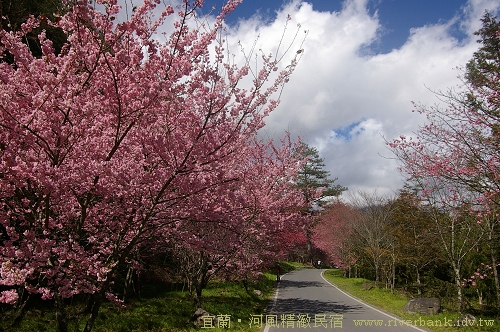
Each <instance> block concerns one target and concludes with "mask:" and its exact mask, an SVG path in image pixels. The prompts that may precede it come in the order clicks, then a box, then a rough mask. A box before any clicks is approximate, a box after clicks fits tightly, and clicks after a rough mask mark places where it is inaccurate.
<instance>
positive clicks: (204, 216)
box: [173, 137, 310, 307]
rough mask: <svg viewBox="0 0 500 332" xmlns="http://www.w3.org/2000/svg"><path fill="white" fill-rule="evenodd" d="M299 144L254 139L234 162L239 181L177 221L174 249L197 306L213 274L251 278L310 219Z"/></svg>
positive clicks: (279, 253) (279, 254) (281, 253)
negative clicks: (299, 182) (299, 180)
mask: <svg viewBox="0 0 500 332" xmlns="http://www.w3.org/2000/svg"><path fill="white" fill-rule="evenodd" d="M295 149H296V147H295V145H294V144H291V142H290V140H289V137H287V138H286V141H282V144H281V146H280V147H276V146H274V145H273V144H272V142H266V143H265V142H261V141H255V142H254V143H253V144H252V145H250V146H249V151H248V154H247V157H248V159H245V160H238V161H235V164H234V165H233V167H232V170H231V172H233V173H234V176H235V177H237V178H238V181H235V182H231V183H228V184H227V186H225V187H219V188H217V193H214V195H215V196H217V197H218V199H217V200H216V201H214V202H210V203H209V204H211V205H212V207H213V206H216V208H215V209H212V210H211V213H207V211H209V209H208V208H205V209H200V210H199V211H200V213H198V214H192V215H190V216H189V217H188V218H186V219H185V220H182V221H181V222H179V223H178V224H177V225H176V229H175V235H176V239H175V240H174V241H176V245H175V246H174V250H173V254H174V255H175V256H176V257H177V259H178V261H179V265H180V269H181V271H182V273H183V274H184V277H185V279H186V280H187V283H188V288H189V289H190V291H191V293H192V295H193V299H194V304H195V305H196V306H197V307H201V295H202V291H203V289H204V288H205V287H206V285H207V284H208V282H209V281H210V279H211V278H213V277H214V276H215V275H219V276H223V277H225V278H227V279H229V280H241V281H244V282H245V281H247V280H251V279H253V278H254V277H256V276H258V275H259V274H260V272H261V271H262V270H263V269H264V268H266V267H269V266H271V265H273V264H274V262H275V261H276V260H279V259H283V258H284V257H285V255H286V254H287V249H288V248H289V247H290V246H293V245H294V242H293V241H291V240H290V238H285V236H286V235H287V234H289V233H293V232H299V231H301V230H302V229H303V227H304V226H305V225H306V224H307V223H308V221H309V220H310V218H307V217H306V216H304V215H303V214H302V209H303V208H304V206H305V204H306V201H305V199H304V197H303V195H302V193H301V191H300V190H299V189H298V188H297V187H296V186H295V185H294V183H295V177H296V174H297V171H298V169H299V168H300V167H301V165H302V163H303V161H302V160H300V159H298V158H299V157H298V156H297V155H296V154H295V153H294V151H295ZM222 190H226V191H227V192H226V193H224V192H222ZM199 198H200V196H197V197H193V199H194V200H197V199H199ZM191 204H192V205H193V206H200V204H195V203H194V202H191Z"/></svg>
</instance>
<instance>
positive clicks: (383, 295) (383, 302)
mask: <svg viewBox="0 0 500 332" xmlns="http://www.w3.org/2000/svg"><path fill="white" fill-rule="evenodd" d="M325 277H326V278H327V279H328V280H329V281H330V282H332V283H333V284H335V285H336V286H337V287H339V288H340V289H342V290H344V291H346V292H348V293H350V294H351V295H353V296H355V297H357V298H358V299H361V300H362V301H364V302H366V303H369V304H372V305H374V306H376V307H378V308H381V309H383V310H385V311H387V312H389V313H392V314H394V315H396V316H398V317H400V318H401V319H402V320H410V321H412V322H413V323H412V324H413V325H418V324H420V325H421V326H423V325H425V326H423V327H425V328H427V329H429V330H431V331H437V332H442V331H447V332H454V331H460V332H472V331H500V321H496V320H495V321H494V323H493V326H486V323H482V324H483V325H484V326H482V327H481V326H475V327H460V328H458V327H444V326H443V327H437V326H430V325H431V324H434V325H436V321H440V322H441V324H444V323H445V322H454V321H456V320H457V319H458V318H459V315H458V314H456V313H447V312H444V313H439V314H437V315H431V316H423V315H418V314H406V313H404V310H403V309H404V306H405V304H406V303H407V302H408V299H407V298H406V297H405V296H403V295H402V294H397V293H396V294H391V292H390V290H388V289H381V288H376V287H375V288H372V289H370V290H362V289H361V285H362V284H363V283H367V282H370V283H373V282H371V281H369V280H366V279H362V278H350V279H348V278H344V277H343V276H342V271H340V270H329V271H327V272H326V273H325ZM477 318H478V319H479V318H480V317H477ZM484 319H488V320H491V318H484ZM422 320H424V321H425V324H423V323H422ZM429 320H431V322H429ZM415 321H417V323H415ZM477 324H478V325H479V321H478V323H477Z"/></svg>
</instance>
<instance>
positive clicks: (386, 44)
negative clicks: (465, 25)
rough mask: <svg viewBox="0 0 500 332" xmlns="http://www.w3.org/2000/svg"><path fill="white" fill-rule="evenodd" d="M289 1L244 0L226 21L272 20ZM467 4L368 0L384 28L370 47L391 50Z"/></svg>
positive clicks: (327, 3)
mask: <svg viewBox="0 0 500 332" xmlns="http://www.w3.org/2000/svg"><path fill="white" fill-rule="evenodd" d="M289 2H290V1H289V0H284V1H283V0H243V2H242V3H241V4H240V5H239V6H238V8H237V9H236V10H235V11H234V12H233V13H232V14H231V15H230V16H229V18H228V20H227V21H228V23H229V24H234V23H235V22H237V21H238V20H240V19H248V18H250V17H251V16H253V15H255V14H259V15H261V16H262V17H263V18H264V19H265V20H268V21H269V20H273V19H274V18H275V17H276V12H277V11H279V10H280V8H282V7H283V5H284V4H286V3H289ZM306 2H308V3H310V4H312V6H313V9H314V10H315V11H320V12H340V11H341V10H342V8H343V4H344V2H345V1H343V0H308V1H306ZM223 3H224V1H223V0H206V2H205V8H211V7H212V6H213V5H216V6H217V8H220V6H221V5H222V4H223ZM466 4H467V1H466V0H369V1H367V8H368V10H369V12H370V13H371V14H372V15H374V14H377V16H378V18H379V21H380V23H381V25H382V29H383V31H381V39H380V41H379V42H378V43H377V44H376V45H372V47H371V49H372V51H374V52H389V51H391V50H392V49H394V48H399V47H401V46H402V45H403V44H404V43H405V42H406V40H407V39H408V37H409V35H410V29H411V28H415V27H421V26H424V25H428V24H438V23H440V22H443V21H449V20H451V19H452V18H454V17H456V18H463V7H464V6H465V5H466ZM457 22H460V21H457ZM452 32H453V35H454V36H455V37H457V38H459V39H462V38H464V37H466V36H465V34H464V33H463V32H461V31H460V28H459V26H458V24H456V25H455V26H454V27H453V29H452Z"/></svg>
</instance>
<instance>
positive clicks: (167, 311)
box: [0, 263, 300, 332]
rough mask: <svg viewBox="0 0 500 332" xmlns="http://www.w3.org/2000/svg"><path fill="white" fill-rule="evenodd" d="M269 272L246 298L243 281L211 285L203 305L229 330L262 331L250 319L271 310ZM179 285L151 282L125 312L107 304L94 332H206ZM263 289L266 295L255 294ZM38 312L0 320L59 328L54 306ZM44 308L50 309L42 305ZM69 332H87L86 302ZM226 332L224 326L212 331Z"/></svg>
mask: <svg viewBox="0 0 500 332" xmlns="http://www.w3.org/2000/svg"><path fill="white" fill-rule="evenodd" d="M280 267H281V270H282V271H283V272H282V273H286V272H289V271H291V270H294V269H296V268H299V267H300V265H297V264H293V265H292V264H288V263H282V264H280ZM273 272H274V271H270V272H268V273H264V274H263V278H262V279H261V280H260V281H259V282H258V283H256V284H249V293H250V294H247V293H246V291H245V289H244V287H243V284H242V283H241V282H239V283H236V282H225V281H222V280H216V281H213V282H211V283H209V285H208V287H207V288H206V289H205V290H204V291H203V296H202V307H203V309H205V310H207V311H208V312H210V313H211V314H213V315H216V316H218V315H223V316H222V317H226V318H227V317H229V319H230V324H231V326H230V329H229V330H230V331H241V332H257V331H259V328H257V327H255V326H253V327H250V317H251V315H259V314H262V313H263V312H264V310H265V309H266V307H267V305H268V303H269V299H270V298H271V297H272V295H273V294H274V289H275V279H276V276H275V274H274V273H273ZM181 286H182V285H180V286H179V287H177V290H176V289H175V287H171V286H167V285H161V284H156V285H155V284H149V285H146V286H144V287H143V289H142V294H141V295H142V298H141V299H140V300H139V299H135V300H132V301H131V302H130V303H127V307H126V308H119V307H117V306H116V305H114V304H112V303H104V304H103V306H102V308H101V310H100V311H99V316H98V318H97V320H96V323H95V325H94V329H93V331H98V332H111V331H112V332H129V331H137V332H146V331H148V332H170V331H185V332H193V331H206V330H207V329H206V328H201V327H195V326H193V324H190V323H187V321H188V320H189V318H190V317H191V316H192V314H193V313H194V311H195V307H194V305H193V301H192V299H191V297H190V296H189V293H188V292H187V291H184V292H182V291H181V290H180V289H181ZM254 289H258V290H260V291H261V292H262V293H263V295H262V296H257V295H255V294H253V292H252V291H253V290H254ZM41 305H42V307H40V305H38V306H37V307H36V310H30V311H28V312H27V314H26V317H25V318H24V320H23V321H22V322H21V324H20V326H19V327H17V328H15V329H8V325H7V324H8V322H7V320H3V319H1V320H0V332H1V331H7V330H8V331H14V332H17V331H19V332H27V331H29V332H32V331H40V332H43V331H47V332H52V331H56V330H57V324H56V319H55V312H54V309H53V304H52V303H50V302H41ZM43 306H45V307H43ZM67 310H68V316H69V330H70V331H82V330H83V327H84V326H85V323H86V319H87V316H83V315H82V314H81V312H82V311H83V303H73V304H71V305H68V308H67ZM209 330H210V331H221V330H224V329H222V328H220V329H219V328H215V329H209Z"/></svg>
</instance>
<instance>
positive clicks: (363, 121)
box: [205, 0, 500, 199]
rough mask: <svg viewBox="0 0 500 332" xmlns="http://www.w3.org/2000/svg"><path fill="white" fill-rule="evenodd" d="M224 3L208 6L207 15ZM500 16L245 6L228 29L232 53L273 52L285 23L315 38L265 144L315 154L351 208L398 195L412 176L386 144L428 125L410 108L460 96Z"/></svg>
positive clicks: (421, 5) (371, 2) (404, 0)
mask: <svg viewBox="0 0 500 332" xmlns="http://www.w3.org/2000/svg"><path fill="white" fill-rule="evenodd" d="M222 2H223V1H222V0H206V4H205V6H206V7H205V8H207V7H208V8H211V7H212V5H213V4H219V5H220V4H221V3H222ZM219 8H220V7H219ZM499 8H500V2H499V1H498V0H330V1H328V0H309V1H300V0H293V1H286V2H282V1H280V0H253V1H251V0H244V1H243V3H242V4H241V5H240V6H239V7H238V8H237V9H236V10H235V11H234V12H233V13H232V14H231V15H230V16H229V19H228V24H229V27H228V33H229V35H230V37H229V38H228V40H229V48H231V49H233V50H236V49H238V42H239V41H241V42H242V43H243V44H246V45H247V46H246V47H247V49H248V47H249V46H248V45H251V44H252V42H253V41H254V40H255V39H258V38H259V39H258V40H259V41H258V43H257V48H256V49H262V50H264V52H267V51H270V52H273V51H275V50H276V45H278V44H279V43H280V38H281V36H282V32H283V26H284V24H285V23H284V22H285V20H286V17H287V15H290V16H291V17H292V23H296V24H300V26H301V29H304V30H307V31H308V35H307V38H306V40H305V42H304V44H303V45H300V46H293V47H301V48H303V49H304V53H303V57H302V58H301V60H300V63H299V65H298V67H297V69H296V71H295V72H294V73H293V75H292V77H291V80H290V82H289V83H288V84H287V85H286V86H285V89H284V91H283V93H282V95H281V103H280V105H279V107H278V108H277V109H276V110H275V111H274V112H273V113H271V115H270V116H269V117H268V118H267V121H266V127H265V128H264V130H263V135H265V136H266V137H276V138H277V137H281V136H282V134H283V132H284V131H285V130H288V131H289V132H290V133H291V135H292V136H297V137H300V138H301V139H302V140H303V141H305V142H306V143H308V144H309V145H311V146H314V147H316V148H317V149H318V150H319V152H320V155H321V157H323V158H324V160H325V164H326V169H327V170H328V171H330V173H331V175H332V178H338V183H339V184H342V185H344V186H347V187H348V188H349V191H348V192H347V193H346V195H345V198H346V199H349V196H350V195H354V196H356V195H357V193H359V191H363V192H369V193H373V192H377V193H378V194H379V195H394V194H395V193H397V191H398V190H399V189H400V188H401V187H402V186H403V184H404V176H403V175H401V173H399V171H398V170H397V168H398V164H397V162H396V161H395V160H394V158H392V154H391V152H390V151H389V150H388V149H387V147H386V143H385V142H386V140H387V141H390V140H392V139H394V138H397V137H399V135H405V136H407V137H408V136H413V135H414V133H415V131H416V130H417V129H418V127H419V126H420V125H422V124H424V122H425V118H423V117H422V116H421V115H420V114H419V113H417V112H412V110H413V109H414V107H413V103H412V102H416V103H421V104H423V105H427V106H432V105H435V104H439V103H440V100H439V99H438V98H437V97H436V95H435V94H434V93H433V91H447V90H449V89H452V88H455V89H459V87H457V86H458V85H460V81H459V79H458V78H457V76H459V75H460V73H461V72H460V70H459V69H457V68H460V67H461V66H462V67H463V66H464V65H465V64H466V63H467V61H468V60H469V59H470V58H471V57H472V55H473V53H474V51H476V50H477V49H478V47H479V45H478V44H477V42H476V40H477V37H476V36H474V35H473V33H474V31H477V29H479V28H480V27H481V23H480V19H481V16H482V15H483V14H484V12H485V10H489V11H492V12H494V13H496V14H498V9H499ZM288 41H290V39H286V38H285V41H284V42H285V43H286V42H288ZM285 65H286V59H285V61H284V63H283V66H285Z"/></svg>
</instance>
